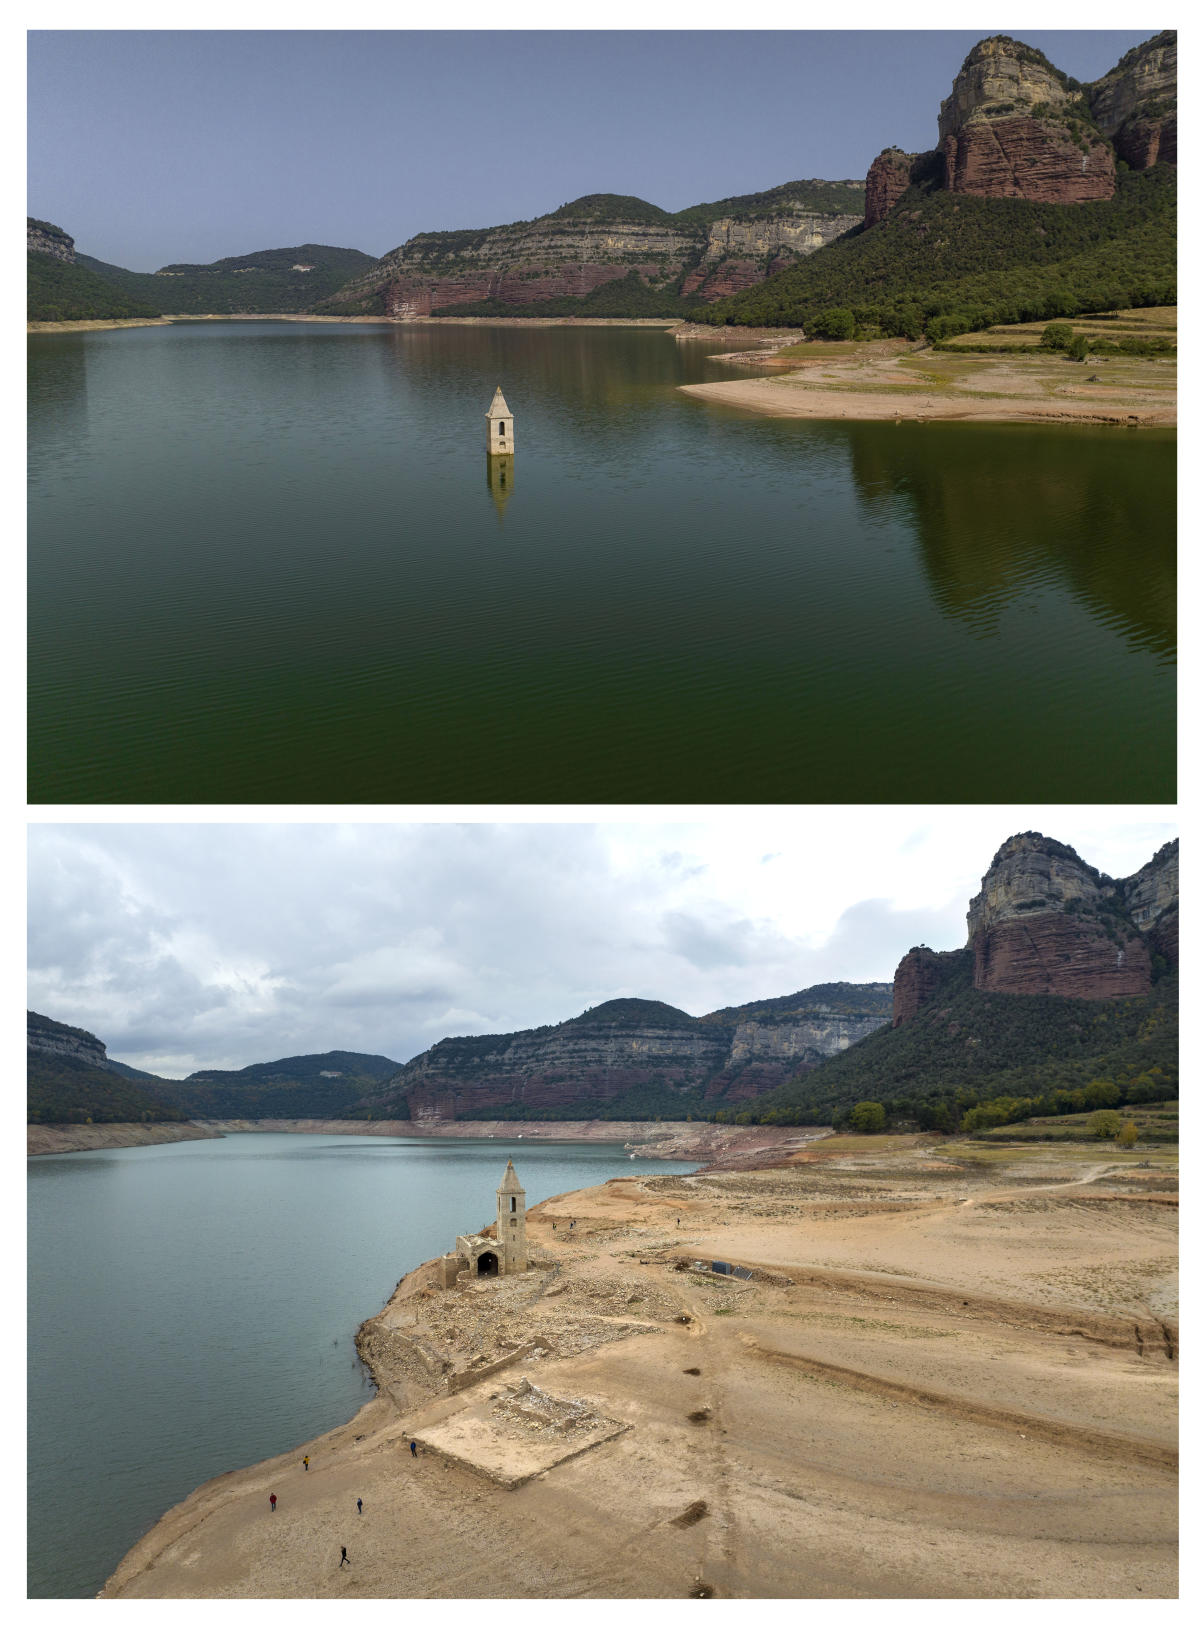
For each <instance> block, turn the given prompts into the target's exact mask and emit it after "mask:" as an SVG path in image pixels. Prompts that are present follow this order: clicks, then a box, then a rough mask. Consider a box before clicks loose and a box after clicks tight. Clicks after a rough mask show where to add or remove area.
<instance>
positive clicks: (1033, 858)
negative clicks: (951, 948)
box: [892, 833, 1179, 1026]
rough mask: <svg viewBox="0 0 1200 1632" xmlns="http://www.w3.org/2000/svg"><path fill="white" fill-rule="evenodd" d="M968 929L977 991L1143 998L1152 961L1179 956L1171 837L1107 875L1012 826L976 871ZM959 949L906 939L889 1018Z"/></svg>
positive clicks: (923, 990) (950, 964)
mask: <svg viewBox="0 0 1200 1632" xmlns="http://www.w3.org/2000/svg"><path fill="white" fill-rule="evenodd" d="M967 936H968V942H967V951H969V952H970V954H971V955H972V958H973V966H974V979H973V984H974V986H975V989H976V990H977V991H983V992H1009V993H1014V994H1016V995H1018V996H1021V995H1025V996H1042V995H1050V996H1053V997H1082V998H1089V999H1096V1000H1098V999H1102V998H1114V997H1144V996H1145V995H1146V994H1147V993H1148V992H1149V990H1150V987H1151V984H1152V979H1153V976H1154V971H1155V969H1156V968H1157V969H1159V970H1161V969H1162V967H1163V964H1164V962H1165V964H1166V965H1167V966H1170V967H1177V966H1178V962H1179V841H1178V840H1177V839H1174V840H1172V841H1171V843H1170V844H1165V845H1164V846H1163V847H1162V849H1161V850H1159V851H1158V853H1157V854H1156V855H1155V856H1154V858H1153V860H1151V861H1149V862H1147V863H1146V865H1145V866H1144V867H1143V868H1142V869H1141V870H1140V871H1139V872H1136V873H1134V874H1133V876H1132V877H1131V878H1126V879H1113V878H1109V877H1108V876H1107V875H1106V874H1104V873H1101V872H1099V871H1098V870H1097V869H1096V868H1095V867H1092V866H1089V864H1088V863H1087V862H1086V861H1084V860H1083V859H1082V857H1080V856H1078V855H1077V854H1076V853H1075V851H1074V850H1072V849H1071V847H1070V846H1069V845H1066V844H1060V843H1059V842H1058V840H1057V839H1049V838H1046V837H1045V836H1044V835H1043V834H1041V833H1017V834H1015V835H1014V836H1013V837H1012V838H1011V839H1008V840H1006V841H1005V843H1004V844H1002V845H1001V846H1000V849H999V850H998V851H997V852H996V855H995V857H994V858H993V861H992V864H991V866H990V867H989V868H988V870H987V872H986V873H985V874H984V877H983V881H982V884H981V887H980V891H979V894H978V895H976V896H975V897H974V898H973V899H972V901H971V905H970V909H969V911H968V913H967ZM963 955H964V954H963V953H958V952H931V951H930V950H929V948H928V947H925V946H921V947H914V948H913V950H912V951H911V952H909V953H908V954H907V955H906V956H905V957H904V958H903V959H902V960H901V962H900V966H899V968H898V969H897V970H896V978H895V981H894V983H893V1020H892V1024H893V1025H894V1026H898V1025H902V1024H903V1023H904V1022H905V1021H906V1020H910V1019H911V1018H912V1016H913V1015H914V1014H915V1013H916V1011H917V1010H918V1009H919V1008H920V1007H921V1006H922V1005H923V1004H925V1003H928V1002H929V1001H930V999H931V998H932V997H934V996H935V994H936V992H937V990H938V988H939V987H940V986H941V984H942V983H943V982H944V981H945V980H946V979H947V978H948V976H949V975H950V974H951V973H953V972H954V969H955V967H956V965H957V964H958V961H959V959H960V958H961V957H962V956H963ZM1155 959H1158V960H1160V961H1159V962H1158V963H1157V964H1156V963H1155V961H1154V960H1155Z"/></svg>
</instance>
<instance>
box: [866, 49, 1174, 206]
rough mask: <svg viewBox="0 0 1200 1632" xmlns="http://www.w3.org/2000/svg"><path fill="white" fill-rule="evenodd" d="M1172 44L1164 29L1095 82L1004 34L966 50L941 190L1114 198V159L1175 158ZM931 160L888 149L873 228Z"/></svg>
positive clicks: (877, 172)
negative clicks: (924, 162)
mask: <svg viewBox="0 0 1200 1632" xmlns="http://www.w3.org/2000/svg"><path fill="white" fill-rule="evenodd" d="M1175 108H1176V41H1175V35H1174V33H1170V32H1168V33H1165V34H1158V35H1156V36H1155V37H1154V39H1152V40H1147V41H1146V42H1145V44H1143V45H1139V46H1137V47H1135V49H1134V50H1132V51H1130V52H1127V53H1126V55H1125V56H1124V57H1123V58H1122V59H1121V61H1120V62H1119V63H1118V64H1117V66H1116V67H1115V68H1113V69H1112V71H1111V72H1110V73H1108V74H1106V75H1105V76H1104V78H1103V79H1100V80H1096V81H1095V82H1094V83H1093V84H1091V85H1083V84H1080V83H1079V82H1078V81H1077V80H1073V79H1070V78H1069V77H1068V76H1067V75H1066V74H1064V73H1063V72H1062V71H1061V70H1060V69H1058V68H1056V67H1055V66H1054V64H1053V63H1051V62H1049V61H1048V60H1047V58H1046V57H1044V56H1043V55H1042V53H1041V52H1040V51H1037V50H1035V49H1034V48H1033V47H1032V46H1028V45H1025V44H1023V43H1022V41H1020V40H1014V39H1010V38H1009V37H1008V36H1007V35H1004V34H997V35H995V36H993V37H992V38H991V39H987V40H981V41H980V42H979V44H978V45H977V46H975V47H974V49H973V50H972V51H971V52H970V53H969V54H968V56H967V59H966V61H965V62H964V63H963V65H962V68H961V70H960V71H959V74H958V76H957V78H956V79H955V81H954V85H953V87H952V89H951V92H950V95H949V96H948V97H947V98H946V100H945V101H944V102H943V103H942V105H941V111H940V114H939V117H938V149H937V151H938V154H939V155H940V157H941V160H942V163H943V164H944V185H945V186H946V187H948V188H949V189H950V190H951V191H952V192H960V193H973V194H976V195H978V196H980V197H984V198H1027V199H1031V200H1034V201H1036V202H1038V203H1048V204H1076V203H1080V202H1083V201H1085V200H1088V199H1096V198H1111V197H1112V194H1113V191H1114V189H1115V186H1116V160H1117V159H1123V160H1124V161H1125V163H1126V164H1128V165H1129V166H1130V168H1131V169H1134V170H1146V169H1149V167H1150V166H1151V165H1154V164H1174V163H1175V155H1176V148H1175V118H1176V114H1175ZM927 157H928V155H912V154H908V153H903V152H901V151H900V149H899V148H885V149H884V151H883V152H882V153H881V154H880V155H879V157H878V158H877V159H876V160H875V162H874V164H872V166H871V168H870V171H869V172H868V174H867V215H866V220H867V225H868V226H873V225H875V224H876V222H878V221H882V220H883V219H884V218H885V217H886V216H887V214H888V213H889V211H890V210H891V209H892V208H893V207H894V206H895V203H896V200H897V199H898V198H899V197H900V195H901V193H903V192H904V190H905V188H906V187H907V186H908V185H909V183H910V181H911V180H912V179H913V169H914V166H916V165H918V164H919V163H920V162H921V160H922V159H923V158H927Z"/></svg>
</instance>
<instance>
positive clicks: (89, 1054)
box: [25, 1009, 112, 1071]
mask: <svg viewBox="0 0 1200 1632" xmlns="http://www.w3.org/2000/svg"><path fill="white" fill-rule="evenodd" d="M25 1031H26V1046H27V1047H28V1048H29V1050H30V1051H31V1052H32V1053H35V1054H58V1055H61V1056H63V1057H64V1058H66V1059H69V1060H78V1061H79V1063H80V1064H81V1065H90V1066H93V1067H94V1068H96V1069H98V1070H101V1071H111V1070H112V1062H111V1061H110V1060H109V1057H108V1049H107V1048H106V1047H105V1045H104V1044H103V1043H102V1042H101V1041H100V1039H99V1037H93V1036H92V1034H91V1032H90V1031H81V1030H80V1029H79V1028H78V1027H77V1026H65V1025H63V1023H62V1022H61V1021H60V1020H51V1019H49V1018H48V1017H47V1016H46V1015H44V1014H35V1013H34V1012H33V1010H32V1009H27V1010H26V1011H25Z"/></svg>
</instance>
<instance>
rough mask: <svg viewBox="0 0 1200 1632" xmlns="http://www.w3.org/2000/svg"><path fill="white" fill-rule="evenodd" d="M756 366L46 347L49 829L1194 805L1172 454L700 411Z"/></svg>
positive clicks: (590, 337) (426, 346)
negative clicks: (654, 808) (702, 810)
mask: <svg viewBox="0 0 1200 1632" xmlns="http://www.w3.org/2000/svg"><path fill="white" fill-rule="evenodd" d="M726 344H727V342H723V341H722V342H718V341H700V342H688V343H679V342H677V341H675V340H674V339H673V338H672V337H671V336H670V334H668V333H666V332H664V331H661V330H633V329H619V328H612V329H599V330H587V329H580V328H570V327H568V328H555V329H534V328H506V327H504V326H503V325H489V326H460V327H454V326H451V327H446V328H441V327H436V326H433V327H422V326H414V327H390V326H389V327H381V328H376V327H374V326H362V325H329V326H325V325H304V324H293V323H278V322H277V323H211V324H188V325H183V326H179V327H165V328H145V329H130V330H123V331H99V332H95V333H89V334H73V335H55V336H34V337H31V341H30V346H29V354H30V358H31V370H30V414H31V427H32V429H31V437H30V484H31V485H30V495H31V497H30V541H31V548H30V567H29V590H30V636H29V660H30V701H29V727H30V786H29V797H30V798H31V799H32V800H34V801H56V802H58V801H72V802H90V801H112V800H120V801H149V800H154V801H164V802H182V801H187V802H194V801H213V800H222V801H241V800H257V801H274V800H284V801H290V800H315V801H335V800H336V801H343V800H345V801H405V802H411V801H436V800H454V801H460V802H462V801H470V802H486V801H520V802H539V801H561V800H588V801H617V800H630V801H635V800H657V801H662V800H670V801H693V800H698V801H703V802H705V803H709V802H713V801H721V802H725V801H730V802H733V801H751V800H754V801H762V800H770V801H825V800H844V801H857V800H862V801H888V802H891V801H900V800H914V801H916V800H922V801H923V800H929V801H992V800H995V801H1010V800H1014V799H1026V798H1038V799H1043V800H1044V799H1061V800H1070V801H1085V800H1138V801H1169V800H1172V799H1173V798H1174V796H1175V772H1174V721H1175V714H1174V698H1175V674H1174V665H1175V613H1174V607H1175V560H1174V539H1175V516H1174V482H1175V438H1174V435H1173V433H1167V432H1149V431H1137V432H1129V431H1124V430H1117V429H1109V428H1090V427H1052V428H1046V427H1030V426H1019V425H999V426H989V425H954V424H943V425H916V424H912V425H899V426H897V425H894V424H892V423H890V422H889V423H886V424H882V425H879V424H874V425H868V424H850V423H845V424H843V423H828V422H820V423H817V422H800V421H786V420H763V419H757V418H754V417H752V416H750V415H748V414H743V413H740V412H738V411H736V410H729V409H718V408H716V407H714V406H713V405H711V404H706V403H702V402H698V401H694V400H691V399H689V398H686V397H684V396H682V395H681V394H680V393H679V392H677V391H676V389H675V387H676V386H678V385H680V384H684V383H687V382H693V381H699V380H710V379H726V378H731V377H739V373H738V371H737V370H735V369H733V368H731V367H730V365H727V364H722V363H717V362H714V361H713V360H712V355H711V354H712V353H713V352H715V351H717V350H720V349H721V347H722V346H724V345H726ZM497 383H500V384H501V385H502V386H503V388H504V392H505V395H506V397H507V400H508V403H509V405H510V407H511V408H512V410H513V414H514V416H515V427H516V442H517V453H516V459H515V466H514V469H513V472H512V477H511V482H510V485H507V486H506V487H505V488H504V490H503V491H500V490H499V488H498V487H489V483H488V477H487V471H486V465H487V461H486V458H485V455H484V452H483V416H484V413H485V412H486V410H487V407H488V405H489V403H490V401H491V397H492V393H493V391H494V389H495V387H496V385H497Z"/></svg>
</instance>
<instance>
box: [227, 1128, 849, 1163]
mask: <svg viewBox="0 0 1200 1632" xmlns="http://www.w3.org/2000/svg"><path fill="white" fill-rule="evenodd" d="M197 1126H199V1127H203V1128H206V1129H209V1130H211V1131H212V1132H213V1133H218V1134H220V1133H326V1134H330V1133H334V1134H353V1135H356V1136H359V1137H362V1138H376V1139H494V1140H495V1142H496V1144H497V1145H498V1146H499V1147H501V1148H502V1149H503V1150H504V1152H505V1157H506V1159H507V1156H508V1155H511V1154H512V1153H513V1152H515V1151H516V1150H517V1149H518V1147H519V1146H520V1145H522V1144H538V1143H544V1142H546V1141H551V1142H553V1141H558V1142H560V1143H563V1142H570V1143H576V1142H585V1143H595V1144H610V1145H611V1144H621V1145H626V1146H628V1147H630V1151H631V1154H636V1158H637V1160H638V1161H646V1160H658V1161H665V1162H686V1161H697V1162H720V1163H722V1164H725V1163H727V1162H734V1161H736V1162H741V1163H750V1164H752V1165H761V1164H762V1163H763V1162H770V1161H772V1160H776V1159H784V1158H786V1157H787V1156H788V1155H789V1154H790V1153H792V1152H794V1151H797V1150H800V1149H802V1148H803V1147H804V1146H805V1145H806V1144H809V1143H810V1142H811V1141H812V1140H813V1139H817V1138H820V1137H821V1136H822V1135H824V1134H826V1133H829V1132H831V1131H832V1130H831V1129H828V1128H755V1127H747V1128H738V1127H723V1126H721V1125H720V1124H716V1123H709V1122H599V1121H586V1122H554V1121H549V1120H547V1121H545V1122H532V1121H530V1122H503V1121H495V1122H484V1121H477V1122H436V1121H427V1122H401V1121H379V1122H359V1121H346V1120H343V1121H338V1120H329V1121H320V1120H317V1119H315V1118H312V1119H305V1118H302V1117H279V1118H274V1119H263V1120H260V1121H247V1120H238V1119H236V1118H233V1119H225V1120H209V1119H204V1120H202V1121H200V1122H198V1124H197Z"/></svg>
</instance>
